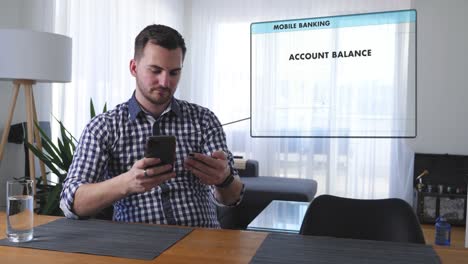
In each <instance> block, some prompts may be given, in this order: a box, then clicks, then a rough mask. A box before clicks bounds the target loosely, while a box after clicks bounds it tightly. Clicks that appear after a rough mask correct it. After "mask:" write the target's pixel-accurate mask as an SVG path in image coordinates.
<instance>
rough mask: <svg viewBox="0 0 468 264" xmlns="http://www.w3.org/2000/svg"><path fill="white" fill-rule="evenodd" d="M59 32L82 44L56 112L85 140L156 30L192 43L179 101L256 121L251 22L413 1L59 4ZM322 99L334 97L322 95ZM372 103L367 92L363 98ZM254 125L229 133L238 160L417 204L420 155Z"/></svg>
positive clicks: (126, 85)
mask: <svg viewBox="0 0 468 264" xmlns="http://www.w3.org/2000/svg"><path fill="white" fill-rule="evenodd" d="M56 5H57V7H56V9H57V10H58V12H57V17H56V21H57V23H56V29H57V32H58V33H62V34H67V35H69V36H71V37H73V39H74V43H73V45H74V47H73V48H74V49H73V50H74V51H73V52H74V54H73V59H74V61H73V83H71V84H67V85H66V86H68V87H66V88H64V89H62V88H56V89H55V90H54V103H53V106H54V114H55V115H56V116H57V117H59V118H60V119H62V120H64V122H65V124H66V126H67V127H69V128H70V130H71V131H72V133H73V134H74V135H77V136H79V134H80V133H81V130H82V128H83V126H84V125H85V123H86V122H87V121H88V120H89V110H88V109H89V99H90V98H93V100H94V102H95V105H96V106H97V108H98V109H101V108H102V106H103V104H104V102H107V104H108V106H109V107H113V106H114V105H115V104H117V103H120V102H122V101H125V100H127V99H128V98H129V96H130V95H131V92H132V91H133V89H134V87H135V84H134V79H133V78H132V77H131V75H130V74H129V72H128V62H129V59H130V58H131V57H132V52H133V40H134V37H135V36H136V34H137V33H138V31H139V30H141V29H142V28H143V27H144V26H145V25H147V24H150V23H164V24H168V25H169V26H172V27H174V28H176V29H178V30H179V31H181V33H182V34H183V35H184V36H185V39H186V42H187V46H188V51H187V55H186V59H185V62H184V69H183V75H182V79H181V82H180V84H179V88H178V91H177V93H176V96H177V97H178V98H181V99H185V100H188V101H191V102H194V103H198V104H200V105H203V106H206V107H208V108H210V109H211V110H213V111H214V112H215V113H216V114H217V116H218V117H219V119H220V121H221V122H222V123H228V122H231V121H234V120H239V119H243V118H246V117H249V116H250V23H252V22H258V21H271V20H281V19H295V18H308V17H316V16H330V15H340V14H349V13H364V12H377V11H386V10H399V9H408V8H410V7H411V1H409V0H395V1H362V0H348V1H343V0H327V1H322V0H314V1H311V0H291V1H280V0H270V1H268V0H257V1H247V0H238V1H228V0H218V1H214V0H192V1H190V0H186V1H183V0H180V1H142V0H137V1H124V0H122V1H111V0H105V1H91V0H80V1H61V0H58V1H56ZM316 96H318V97H320V96H322V97H323V96H329V95H323V94H322V95H321V94H317V95H316ZM364 96H365V95H364ZM249 125H250V124H249V121H243V122H239V123H236V124H231V125H228V126H226V127H225V131H226V134H227V140H228V145H229V147H230V149H231V150H232V151H233V152H234V154H237V155H242V156H244V157H246V158H251V159H256V160H258V161H259V163H260V175H268V176H282V177H297V178H311V179H315V180H317V182H318V194H323V193H329V194H334V195H340V196H346V197H355V198H384V197H400V198H404V199H406V200H408V201H411V197H412V195H411V187H412V161H413V153H412V151H411V149H409V148H408V146H407V144H406V141H405V140H398V139H346V138H340V139H326V138H322V139H321V138H315V139H311V138H308V139H266V138H255V139H253V138H251V137H250V133H249Z"/></svg>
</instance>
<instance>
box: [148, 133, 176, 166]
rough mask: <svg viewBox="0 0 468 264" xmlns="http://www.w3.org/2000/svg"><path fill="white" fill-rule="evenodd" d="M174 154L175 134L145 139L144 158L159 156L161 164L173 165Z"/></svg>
mask: <svg viewBox="0 0 468 264" xmlns="http://www.w3.org/2000/svg"><path fill="white" fill-rule="evenodd" d="M175 156H176V137H175V136H151V137H149V138H148V139H147V140H146V148H145V158H159V159H160V160H161V165H165V164H170V165H174V163H175Z"/></svg>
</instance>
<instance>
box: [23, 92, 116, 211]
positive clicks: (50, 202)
mask: <svg viewBox="0 0 468 264" xmlns="http://www.w3.org/2000/svg"><path fill="white" fill-rule="evenodd" d="M89 105H90V116H91V118H93V117H94V116H96V112H95V111H94V104H93V100H92V99H90V103H89ZM106 111H107V104H104V108H103V112H106ZM55 120H56V121H57V122H58V124H59V125H60V137H59V138H57V144H54V142H53V141H52V139H51V138H50V137H49V136H48V135H47V134H46V133H45V132H44V130H42V128H41V127H40V126H39V124H38V123H36V124H35V125H36V127H37V129H38V130H39V132H40V134H41V139H42V147H43V149H42V151H41V150H40V149H39V148H37V146H35V145H32V144H29V143H26V146H27V147H28V149H30V150H31V151H32V152H33V153H34V155H35V156H36V157H37V158H38V159H40V160H41V161H42V162H44V165H45V166H47V168H49V170H50V172H51V173H53V174H54V175H55V176H57V182H54V181H50V180H47V181H46V182H43V180H42V177H41V176H39V177H37V179H36V197H35V198H36V201H37V203H38V205H39V207H38V208H37V213H38V214H46V215H63V213H62V210H61V209H60V207H59V205H60V192H61V190H62V184H63V182H64V181H65V178H66V177H67V173H68V169H69V168H70V165H71V162H72V160H73V154H74V153H75V149H76V143H78V141H77V140H76V138H75V137H73V135H72V134H71V133H70V132H69V131H68V130H67V129H66V128H65V126H64V125H63V123H62V121H60V120H58V119H57V118H55Z"/></svg>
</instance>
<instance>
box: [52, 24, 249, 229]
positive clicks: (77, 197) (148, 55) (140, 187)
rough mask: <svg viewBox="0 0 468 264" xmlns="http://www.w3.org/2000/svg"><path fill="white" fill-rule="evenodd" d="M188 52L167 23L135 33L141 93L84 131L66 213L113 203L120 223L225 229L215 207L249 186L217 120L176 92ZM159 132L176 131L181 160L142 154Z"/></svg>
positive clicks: (66, 190) (89, 212) (133, 66)
mask: <svg viewBox="0 0 468 264" xmlns="http://www.w3.org/2000/svg"><path fill="white" fill-rule="evenodd" d="M185 52H186V47H185V42H184V39H183V38H182V36H181V35H180V34H179V33H178V32H177V31H176V30H174V29H172V28H170V27H167V26H163V25H150V26H148V27H146V28H145V29H143V31H141V32H140V34H139V35H138V36H137V37H136V39H135V54H134V58H133V59H132V60H131V61H130V72H131V74H132V75H133V76H134V77H135V79H136V89H135V92H134V94H133V96H132V97H131V98H130V100H129V101H127V102H125V103H123V104H120V105H117V106H116V108H115V109H113V110H111V111H108V112H106V113H103V114H101V115H98V116H97V117H95V118H94V119H92V120H91V121H90V123H89V124H88V125H87V126H86V128H85V130H84V131H83V134H82V135H81V138H80V142H79V144H78V146H77V149H76V151H75V155H74V157H73V162H72V164H71V166H70V169H69V172H68V175H67V178H66V180H65V182H64V185H63V190H62V194H61V202H60V207H61V209H62V210H63V212H64V213H65V216H67V217H69V218H80V217H89V216H93V215H95V214H97V213H98V212H100V211H101V210H102V209H104V208H106V207H108V206H110V205H113V207H114V216H113V219H114V220H115V221H125V222H147V223H158V224H176V225H189V226H201V227H214V228H218V227H219V222H218V220H217V217H216V206H215V205H216V204H220V205H226V206H234V205H237V204H238V203H239V202H240V200H241V198H242V194H243V191H244V186H243V184H242V182H241V181H240V179H239V176H238V173H237V171H236V170H234V169H233V158H232V154H231V153H230V152H229V150H228V149H227V146H226V140H225V134H224V132H223V130H222V127H221V124H220V123H219V121H218V119H217V118H216V116H215V115H214V114H213V113H212V112H211V111H209V110H208V109H206V108H203V107H201V106H198V105H195V104H191V103H188V102H186V101H182V100H178V99H176V98H174V93H175V91H176V89H177V84H178V82H179V80H180V76H181V72H182V65H183V61H184V57H185ZM158 134H159V135H174V136H176V138H177V149H176V162H175V164H174V166H172V165H162V166H157V165H160V164H159V163H160V162H161V161H160V160H159V159H158V158H144V157H143V156H144V152H145V143H146V140H147V138H148V137H150V136H152V135H158ZM189 154H194V155H192V156H193V157H191V156H190V155H189ZM172 169H173V170H172Z"/></svg>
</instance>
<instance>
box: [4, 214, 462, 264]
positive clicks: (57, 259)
mask: <svg viewBox="0 0 468 264" xmlns="http://www.w3.org/2000/svg"><path fill="white" fill-rule="evenodd" d="M57 218H58V217H52V216H43V215H36V216H35V219H34V220H35V225H41V224H45V223H48V222H50V221H52V220H54V219H57ZM5 228H6V217H5V212H0V238H5V233H4V232H5ZM430 232H431V230H430V228H428V229H425V235H426V234H427V235H431V233H430ZM432 232H433V231H432ZM455 233H457V234H456V235H454V237H455V238H456V241H458V236H459V235H458V231H457V232H455ZM267 234H268V233H265V232H252V231H238V230H213V229H205V228H196V229H195V230H194V231H193V232H191V233H190V234H189V235H188V236H186V237H185V238H183V239H182V240H181V241H179V242H177V243H176V244H175V245H174V246H173V247H171V248H169V249H168V250H166V251H165V252H164V253H163V254H162V255H160V256H159V257H157V258H155V259H154V260H152V261H144V260H136V259H125V258H116V257H107V256H96V255H88V254H78V253H64V252H58V251H49V250H37V249H29V248H15V247H6V246H0V263H2V264H9V263H14V264H17V263H18V264H21V263H28V264H30V263H34V264H50V263H64V264H71V263H80V264H81V263H96V264H100V263H112V264H120V263H176V264H177V263H195V264H196V263H249V262H250V260H251V259H252V257H253V256H254V255H255V252H256V251H257V249H258V248H259V246H260V245H261V243H262V242H263V240H264V239H265V237H266V236H267ZM463 241H464V239H463ZM456 245H457V246H456V247H439V246H436V247H434V249H435V251H436V252H437V254H439V256H440V257H441V259H442V263H448V264H451V263H454V264H455V263H457V264H462V263H467V264H468V250H467V249H464V248H463V247H458V242H457V244H456Z"/></svg>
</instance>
